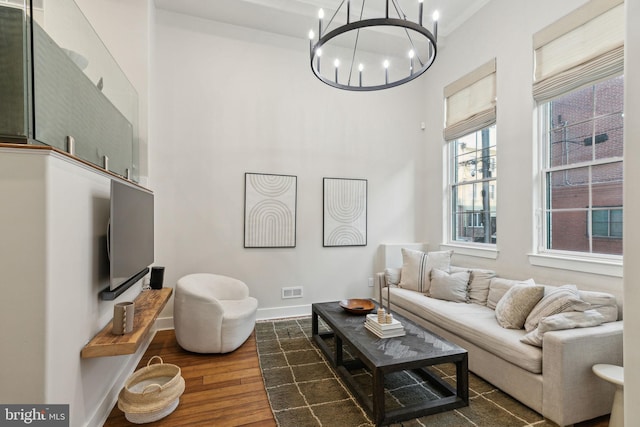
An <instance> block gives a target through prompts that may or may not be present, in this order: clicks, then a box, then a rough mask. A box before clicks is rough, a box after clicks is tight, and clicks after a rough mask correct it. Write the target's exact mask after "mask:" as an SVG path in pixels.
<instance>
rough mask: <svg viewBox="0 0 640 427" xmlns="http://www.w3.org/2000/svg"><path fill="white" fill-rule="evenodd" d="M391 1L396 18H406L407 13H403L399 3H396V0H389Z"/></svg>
mask: <svg viewBox="0 0 640 427" xmlns="http://www.w3.org/2000/svg"><path fill="white" fill-rule="evenodd" d="M391 3H393V8H394V9H395V10H396V13H397V14H398V18H400V19H407V15H406V14H405V13H404V10H402V8H401V7H400V5H399V4H398V0H391Z"/></svg>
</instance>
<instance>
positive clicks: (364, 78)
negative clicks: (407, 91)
mask: <svg viewBox="0 0 640 427" xmlns="http://www.w3.org/2000/svg"><path fill="white" fill-rule="evenodd" d="M370 3H371V2H370ZM377 3H378V4H381V2H380V1H378V2H377ZM400 3H401V0H385V6H386V7H385V10H384V11H381V10H379V11H374V10H373V9H372V8H371V7H369V6H370V5H368V4H366V0H360V1H358V0H341V2H340V4H339V5H338V8H337V9H336V10H335V12H334V13H333V15H332V16H331V18H330V19H329V20H328V22H327V23H326V24H325V13H324V10H323V9H320V11H319V12H318V36H317V38H316V35H315V33H314V32H313V30H311V31H309V53H310V57H311V70H312V71H313V73H314V74H315V76H316V77H317V78H318V79H320V80H321V81H322V82H324V83H326V84H328V85H330V86H333V87H336V88H339V89H345V90H353V91H369V90H380V89H387V88H391V87H394V86H398V85H401V84H403V83H407V82H409V81H411V80H413V79H415V78H416V77H418V76H420V75H421V74H422V73H424V72H425V71H427V69H428V68H429V67H430V66H431V65H432V64H433V61H434V60H435V58H436V52H437V50H438V49H437V45H436V42H437V38H438V12H437V11H436V12H434V13H433V32H431V31H429V30H427V29H426V28H425V27H424V26H423V25H422V21H423V19H422V15H423V0H411V3H413V4H414V5H415V7H414V8H413V9H415V11H413V14H412V13H409V15H407V14H406V13H405V11H404V10H403V9H402V8H401V5H400ZM405 3H407V2H405ZM374 6H375V5H374ZM405 6H407V5H406V4H405ZM410 6H411V5H409V6H408V7H410ZM408 7H407V8H408ZM352 8H354V10H355V13H353V12H352ZM354 17H355V18H356V19H354ZM411 17H412V18H414V20H411V19H410V18H411ZM341 18H342V20H343V21H342V22H344V23H343V24H342V25H338V24H337V22H336V21H337V20H339V19H341Z"/></svg>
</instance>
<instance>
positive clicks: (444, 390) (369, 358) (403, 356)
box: [311, 301, 469, 426]
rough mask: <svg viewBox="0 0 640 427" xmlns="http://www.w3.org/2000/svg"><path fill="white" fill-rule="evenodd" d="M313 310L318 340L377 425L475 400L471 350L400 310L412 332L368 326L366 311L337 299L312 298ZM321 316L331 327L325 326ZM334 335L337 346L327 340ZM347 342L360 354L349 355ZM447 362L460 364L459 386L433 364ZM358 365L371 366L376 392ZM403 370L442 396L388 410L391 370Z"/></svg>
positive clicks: (314, 327)
mask: <svg viewBox="0 0 640 427" xmlns="http://www.w3.org/2000/svg"><path fill="white" fill-rule="evenodd" d="M311 311H312V318H311V319H312V336H313V339H314V341H315V342H316V344H317V345H318V346H319V347H320V349H321V350H322V352H323V353H324V354H325V356H326V357H327V359H328V360H329V361H330V362H331V364H332V365H333V367H334V368H335V369H336V370H337V372H338V373H339V374H340V376H341V377H342V378H343V379H344V381H345V383H346V384H347V386H348V387H349V389H350V390H351V392H352V393H353V394H354V395H355V397H356V398H357V399H358V401H359V402H360V404H361V405H362V406H363V407H364V408H365V410H367V411H368V412H369V414H371V416H372V418H373V420H374V421H375V423H376V425H377V426H379V425H385V424H390V423H393V422H398V421H403V420H407V419H411V418H417V417H420V416H424V415H428V414H434V413H438V412H443V411H448V410H451V409H455V408H460V407H463V406H468V405H469V371H468V355H467V351H466V350H465V349H463V348H462V347H460V346H458V345H456V344H454V343H451V342H449V341H447V340H445V339H444V338H441V337H440V336H438V335H436V334H433V333H431V332H430V331H428V330H425V329H424V328H422V327H420V326H418V325H416V324H415V323H413V322H411V321H410V320H408V319H405V318H403V317H401V316H398V315H394V316H395V317H396V318H397V319H398V320H400V321H401V322H402V323H403V325H404V327H405V330H406V335H405V336H401V337H394V338H384V339H382V338H378V337H377V336H376V335H375V334H373V333H372V332H370V331H368V330H367V329H366V328H365V326H364V317H362V316H354V315H350V314H348V313H346V312H344V310H342V309H341V308H340V307H339V305H338V302H337V301H336V302H328V303H316V304H312V308H311ZM319 319H322V321H323V322H324V323H326V324H327V326H328V327H329V328H330V329H331V330H330V331H325V332H320V330H319V329H320V328H319ZM331 338H332V339H334V346H333V348H331V347H330V346H329V345H328V344H327V339H331ZM345 345H348V347H349V349H350V350H351V351H352V352H353V353H355V354H354V356H355V360H344V346H345ZM445 363H453V364H455V366H456V386H455V387H453V386H451V385H450V384H449V383H448V382H446V381H445V380H443V379H442V378H440V377H439V376H438V375H437V374H435V373H434V372H433V371H432V370H429V369H427V368H428V367H430V366H434V365H439V364H445ZM358 368H365V369H367V370H368V371H369V372H371V374H372V390H373V393H372V396H370V395H369V393H368V392H367V391H366V389H365V388H364V387H363V385H362V384H361V383H359V382H358V381H357V380H356V379H355V378H354V376H353V375H352V374H351V371H353V370H354V369H358ZM398 371H412V372H414V373H415V374H417V375H419V376H420V377H421V378H422V379H423V380H424V381H426V382H427V383H429V385H430V386H431V387H432V388H433V389H434V391H437V392H438V393H439V394H440V395H441V396H442V397H441V398H439V399H435V400H426V401H422V402H418V403H416V404H414V405H411V406H406V407H402V408H398V409H390V410H386V408H385V402H384V384H385V375H387V374H390V373H392V372H398Z"/></svg>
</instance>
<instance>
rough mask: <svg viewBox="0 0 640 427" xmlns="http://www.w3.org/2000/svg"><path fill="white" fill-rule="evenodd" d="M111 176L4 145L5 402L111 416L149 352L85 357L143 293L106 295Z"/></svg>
mask: <svg viewBox="0 0 640 427" xmlns="http://www.w3.org/2000/svg"><path fill="white" fill-rule="evenodd" d="M109 181H110V177H109V176H107V175H106V174H103V173H100V172H97V171H95V170H93V169H90V168H87V167H86V166H82V164H81V163H79V162H75V161H73V160H69V159H67V158H66V157H64V156H61V155H58V154H51V153H50V152H48V151H42V150H24V149H13V150H12V149H2V150H0V198H1V199H2V201H3V207H4V208H3V209H1V210H0V235H2V236H3V238H2V242H3V244H2V246H1V248H2V249H1V252H0V255H1V256H0V260H1V262H2V263H1V264H0V283H2V284H3V298H2V299H0V322H1V323H2V324H3V325H4V326H3V334H2V341H3V345H2V347H1V348H2V351H0V366H2V367H3V368H2V369H0V401H2V402H3V403H20V404H31V403H33V404H38V403H51V404H69V405H70V418H71V425H72V426H85V425H88V426H94V425H100V424H101V423H102V422H103V421H104V419H105V418H106V416H107V415H108V414H109V412H110V411H111V409H112V408H113V406H114V404H115V402H116V399H117V394H118V392H119V391H120V389H121V387H122V384H123V383H124V381H125V380H126V378H127V377H128V376H129V375H130V374H131V372H132V371H133V369H134V368H135V366H136V364H137V363H138V361H139V360H140V358H141V357H142V355H143V353H144V350H145V345H143V346H142V347H141V348H140V349H139V350H138V352H137V353H136V354H133V355H130V356H117V357H102V358H95V359H81V358H80V351H81V350H82V348H83V347H84V346H85V344H87V343H88V342H89V340H91V338H93V337H94V335H95V334H96V333H98V332H99V331H100V330H101V329H102V328H103V327H104V326H105V325H106V324H107V323H108V322H109V321H110V320H111V318H112V316H113V304H114V303H115V302H119V301H127V300H132V299H134V298H135V297H136V295H137V294H138V293H139V292H140V286H133V287H132V288H130V289H129V290H127V291H126V292H125V293H124V294H123V295H121V296H120V297H119V298H118V299H116V300H115V301H101V300H100V299H99V292H100V291H101V290H103V289H104V288H106V287H108V285H109V282H108V279H109V272H108V266H107V263H106V225H107V222H108V218H109ZM145 344H147V343H145ZM16 361H20V363H16ZM8 367H11V368H10V369H8Z"/></svg>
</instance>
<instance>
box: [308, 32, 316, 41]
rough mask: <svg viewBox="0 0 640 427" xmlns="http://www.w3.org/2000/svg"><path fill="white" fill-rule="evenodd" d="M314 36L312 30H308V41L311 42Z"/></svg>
mask: <svg viewBox="0 0 640 427" xmlns="http://www.w3.org/2000/svg"><path fill="white" fill-rule="evenodd" d="M315 36H316V35H315V34H314V32H313V30H309V40H313V38H314V37H315Z"/></svg>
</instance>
